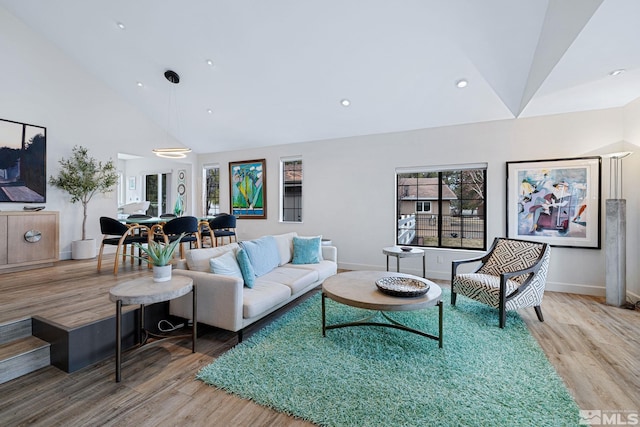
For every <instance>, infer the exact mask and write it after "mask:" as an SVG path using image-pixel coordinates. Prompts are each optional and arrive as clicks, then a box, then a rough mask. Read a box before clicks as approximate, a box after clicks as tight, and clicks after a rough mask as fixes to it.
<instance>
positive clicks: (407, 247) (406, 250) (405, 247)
mask: <svg viewBox="0 0 640 427" xmlns="http://www.w3.org/2000/svg"><path fill="white" fill-rule="evenodd" d="M400 249H401V250H402V252H411V250H412V249H413V248H412V247H410V246H400Z"/></svg>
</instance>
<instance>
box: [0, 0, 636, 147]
mask: <svg viewBox="0 0 640 427" xmlns="http://www.w3.org/2000/svg"><path fill="white" fill-rule="evenodd" d="M0 6H3V7H5V8H6V9H7V10H8V11H9V12H10V13H12V14H13V15H15V16H16V17H17V18H19V19H21V20H22V21H24V22H25V23H26V24H27V25H28V26H29V27H31V28H32V29H33V30H34V31H36V32H39V33H41V34H42V35H43V36H44V37H45V38H46V39H48V40H50V41H51V42H52V43H53V44H55V45H57V46H58V47H59V48H60V49H61V50H62V51H64V52H66V54H68V55H69V56H70V57H71V58H72V59H73V60H74V61H75V62H77V63H78V64H79V66H81V67H83V68H84V69H86V70H87V71H88V72H89V73H91V74H93V75H94V76H95V77H97V78H98V79H99V80H101V81H102V82H104V84H105V85H107V86H109V87H111V88H112V89H113V90H114V91H115V92H117V93H118V94H119V95H121V96H122V97H123V98H124V99H125V100H126V101H127V102H129V103H130V104H131V105H133V106H135V107H136V108H138V109H139V110H140V111H142V112H143V113H144V114H146V115H148V116H149V117H150V118H151V119H152V120H154V121H155V122H156V123H158V125H159V126H161V127H163V128H165V129H166V130H167V131H169V132H170V133H172V134H173V135H174V136H175V137H176V138H178V139H179V140H180V141H181V142H182V143H183V144H184V145H185V146H188V147H191V148H192V149H193V150H194V151H195V152H200V153H207V152H216V151H225V150H232V149H241V148H251V147H257V146H267V145H274V144H285V143H294V142H302V141H313V140H321V139H327V138H338V137H348V136H355V135H368V134H375V133H383V132H394V131H402V130H411V129H420V128H429V127H436V126H444V125H454V124H462V123H472V122H480V121H488V120H499V119H507V118H513V117H529V116H537V115H546V114H555V113H563V112H570V111H582V110H590V109H600V108H610V107H619V106H623V105H626V104H627V103H629V102H631V101H633V100H634V99H637V98H639V97H640V24H638V21H640V19H639V18H640V1H638V0H604V1H602V0H550V1H546V0H517V1H513V0H446V1H445V0H413V1H412V0H394V1H391V0H351V1H350V0H322V1H318V0H315V1H314V0H269V1H264V0H262V1H260V0H253V1H248V0H247V1H230V0H228V1H220V0H215V1H214V0H190V1H182V2H178V1H167V0H135V1H131V0H108V1H107V0H102V1H101V0H0ZM118 22H121V23H123V24H125V26H126V28H125V29H124V30H122V29H120V28H118V26H117V25H116V23H118ZM208 59H210V60H212V61H213V63H214V66H213V67H211V66H209V65H207V62H206V61H207V60H208ZM167 69H173V70H175V71H176V72H178V74H180V76H181V82H180V84H178V85H172V84H171V83H169V82H168V81H167V80H166V79H165V78H164V76H163V73H164V71H165V70H167ZM616 69H625V70H626V72H624V73H622V74H620V75H617V76H609V73H610V72H611V71H612V70H616ZM459 79H467V80H468V81H469V85H468V87H466V88H464V89H459V88H457V87H456V86H455V82H456V81H457V80H459ZM137 82H142V83H143V86H142V87H138V86H137V84H136V83H137ZM344 98H348V99H349V100H350V101H351V106H350V107H347V108H346V107H343V106H342V105H341V104H340V101H341V100H342V99H344ZM209 109H210V110H211V111H212V113H208V112H207V110H209ZM176 115H177V117H178V119H175V118H170V116H176Z"/></svg>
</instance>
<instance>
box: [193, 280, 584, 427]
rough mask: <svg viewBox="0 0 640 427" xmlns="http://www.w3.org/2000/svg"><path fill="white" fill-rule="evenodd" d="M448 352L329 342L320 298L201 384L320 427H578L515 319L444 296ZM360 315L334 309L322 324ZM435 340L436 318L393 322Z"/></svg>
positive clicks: (363, 332) (360, 331)
mask: <svg viewBox="0 0 640 427" xmlns="http://www.w3.org/2000/svg"><path fill="white" fill-rule="evenodd" d="M443 300H444V301H445V307H444V310H445V311H444V348H442V349H439V348H438V342H437V341H434V340H430V339H427V338H424V337H421V336H418V335H415V334H412V333H407V332H404V331H400V330H396V329H391V328H381V327H370V326H367V327H355V328H342V329H333V330H328V331H327V336H326V337H325V338H323V337H322V327H321V301H320V295H319V294H317V295H314V296H313V297H311V298H310V299H309V300H308V301H306V302H305V303H303V304H301V305H300V306H298V307H296V308H294V309H293V310H291V311H290V312H288V313H287V314H285V315H284V316H283V317H282V318H280V319H279V320H277V321H275V322H274V323H272V324H271V325H269V326H267V327H265V328H264V329H262V330H260V331H259V332H257V333H255V334H254V335H253V336H252V337H251V338H250V339H248V340H247V341H245V342H243V343H242V344H239V345H238V346H236V347H234V348H233V349H231V350H229V351H228V352H227V353H225V354H224V355H222V356H221V357H219V358H218V359H217V360H215V361H214V362H213V363H212V364H210V365H209V366H206V367H205V368H203V369H202V370H201V371H200V372H199V373H198V375H197V378H198V379H200V380H202V381H204V382H206V383H207V384H210V385H213V386H216V387H219V388H221V389H223V390H226V391H228V392H230V393H233V394H236V395H238V396H240V397H243V398H246V399H250V400H253V401H255V402H257V403H258V404H260V405H264V406H267V407H270V408H273V409H275V410H277V411H280V412H285V413H288V414H291V415H293V416H295V417H299V418H302V419H305V420H308V421H311V422H313V423H316V424H319V425H323V426H376V427H377V426H393V427H398V426H489V425H491V426H571V425H578V421H579V416H578V409H579V408H578V407H577V405H576V404H575V402H574V401H573V399H572V397H571V395H570V394H569V392H568V391H567V389H566V388H565V386H564V384H563V383H562V380H561V379H560V378H559V377H558V375H557V373H556V372H555V370H554V368H553V367H552V366H551V365H550V364H549V362H548V360H547V359H546V356H545V355H544V353H543V352H542V350H541V349H540V347H539V346H538V344H537V342H536V340H535V339H534V338H533V337H532V336H531V335H530V334H529V332H528V330H527V328H526V326H525V324H524V322H523V321H522V319H521V318H520V317H519V316H518V314H517V313H509V314H508V316H507V327H506V328H505V329H500V328H498V326H497V324H498V314H497V312H496V310H494V309H491V308H489V307H487V306H484V305H482V304H479V303H476V302H475V301H471V300H468V299H466V298H464V297H458V303H457V305H456V306H455V307H451V306H450V305H449V304H448V301H449V290H448V289H443ZM366 313H368V312H366V311H365V310H361V309H356V308H353V307H347V306H344V305H342V304H338V303H336V302H334V301H331V300H329V299H327V324H333V323H338V322H345V321H353V320H358V319H360V318H362V317H363V316H364V315H365V314H366ZM392 315H393V317H394V318H395V319H397V320H400V321H402V322H403V323H405V324H407V325H409V326H411V327H414V328H417V329H420V330H424V331H427V332H430V333H432V334H437V331H438V329H437V318H438V310H437V308H435V307H434V308H429V309H426V310H421V311H415V312H398V313H392Z"/></svg>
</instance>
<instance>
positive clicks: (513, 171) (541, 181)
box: [507, 156, 602, 249]
mask: <svg viewBox="0 0 640 427" xmlns="http://www.w3.org/2000/svg"><path fill="white" fill-rule="evenodd" d="M601 167H602V159H601V158H600V157H598V156H594V157H581V158H571V159H554V160H529V161H516V162H507V236H508V237H510V238H515V239H523V240H531V241H538V242H544V243H549V244H550V245H552V246H564V247H577V248H592V249H600V185H601V184H600V177H601Z"/></svg>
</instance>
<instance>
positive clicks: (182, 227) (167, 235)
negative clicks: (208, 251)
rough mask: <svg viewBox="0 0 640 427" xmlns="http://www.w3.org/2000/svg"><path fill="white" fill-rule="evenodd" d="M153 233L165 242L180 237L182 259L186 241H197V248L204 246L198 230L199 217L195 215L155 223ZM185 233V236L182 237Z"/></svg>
mask: <svg viewBox="0 0 640 427" xmlns="http://www.w3.org/2000/svg"><path fill="white" fill-rule="evenodd" d="M152 233H153V236H154V239H155V240H156V241H159V242H164V243H165V244H169V243H171V242H173V241H174V240H177V239H180V258H181V259H182V258H184V248H183V244H184V243H189V245H192V244H193V243H195V245H196V247H197V248H200V247H202V245H201V241H200V232H199V230H198V218H196V217H194V216H180V217H177V218H174V219H171V220H169V221H167V222H166V223H165V224H157V225H154V226H153V227H152ZM183 233H184V236H182V238H180V236H181V235H182V234H183Z"/></svg>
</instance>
